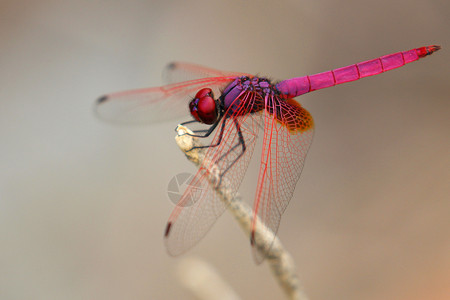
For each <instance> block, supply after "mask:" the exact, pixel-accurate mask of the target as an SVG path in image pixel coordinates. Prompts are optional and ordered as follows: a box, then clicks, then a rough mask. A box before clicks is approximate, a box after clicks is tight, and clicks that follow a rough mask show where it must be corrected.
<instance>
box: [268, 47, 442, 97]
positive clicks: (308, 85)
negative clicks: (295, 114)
mask: <svg viewBox="0 0 450 300" xmlns="http://www.w3.org/2000/svg"><path fill="white" fill-rule="evenodd" d="M428 48H429V47H422V48H417V49H412V50H409V51H403V52H397V53H394V54H389V55H385V56H382V57H379V58H375V59H371V60H368V61H364V62H360V63H357V64H353V65H350V66H347V67H343V68H338V69H334V70H330V71H326V72H323V73H319V74H315V75H309V76H303V77H297V78H292V79H288V80H284V81H281V82H279V83H278V84H277V85H276V89H277V90H278V91H279V92H280V93H281V94H283V95H285V97H287V98H293V97H297V96H300V95H303V94H306V93H308V92H312V91H316V90H320V89H323V88H327V87H330V86H335V85H337V84H341V83H345V82H350V81H355V80H358V79H360V78H364V77H368V76H373V75H377V74H380V73H383V72H386V71H389V70H392V69H396V68H399V67H401V66H403V65H405V64H407V63H410V62H413V61H416V60H418V59H419V58H422V57H424V56H425V55H428V54H431V53H432V52H433V51H436V50H434V49H428Z"/></svg>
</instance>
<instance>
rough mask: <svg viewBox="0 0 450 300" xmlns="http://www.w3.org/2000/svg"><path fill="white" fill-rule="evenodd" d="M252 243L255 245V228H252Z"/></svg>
mask: <svg viewBox="0 0 450 300" xmlns="http://www.w3.org/2000/svg"><path fill="white" fill-rule="evenodd" d="M250 245H251V246H252V247H253V246H255V230H252V233H251V236H250Z"/></svg>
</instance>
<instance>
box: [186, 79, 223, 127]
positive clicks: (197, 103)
mask: <svg viewBox="0 0 450 300" xmlns="http://www.w3.org/2000/svg"><path fill="white" fill-rule="evenodd" d="M189 110H190V111H191V115H192V116H193V117H194V118H195V119H196V120H197V121H199V122H201V123H205V124H208V125H211V124H214V122H216V120H217V109H216V101H215V100H214V95H213V92H212V90H211V89H210V88H204V89H201V90H200V91H198V92H197V94H196V95H195V98H194V99H192V100H191V102H190V103H189Z"/></svg>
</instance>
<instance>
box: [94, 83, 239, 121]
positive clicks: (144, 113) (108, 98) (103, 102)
mask: <svg viewBox="0 0 450 300" xmlns="http://www.w3.org/2000/svg"><path fill="white" fill-rule="evenodd" d="M234 79H235V77H210V78H202V79H196V80H191V81H186V82H179V83H174V84H170V85H166V86H161V87H154V88H147V89H139V90H132V91H125V92H118V93H113V94H109V95H104V96H102V97H100V98H99V99H98V100H97V103H96V105H95V112H96V114H97V115H98V116H99V118H101V119H103V120H106V121H112V122H117V123H130V124H141V123H154V122H160V121H166V120H171V119H175V118H179V117H182V116H187V115H189V109H188V103H189V101H190V99H192V97H194V96H195V94H196V92H197V91H198V90H200V89H202V88H205V87H209V88H211V89H212V90H213V92H214V93H215V95H216V96H219V95H220V91H221V90H222V89H223V88H224V87H226V86H227V85H228V84H229V83H231V82H232V81H233V80H234Z"/></svg>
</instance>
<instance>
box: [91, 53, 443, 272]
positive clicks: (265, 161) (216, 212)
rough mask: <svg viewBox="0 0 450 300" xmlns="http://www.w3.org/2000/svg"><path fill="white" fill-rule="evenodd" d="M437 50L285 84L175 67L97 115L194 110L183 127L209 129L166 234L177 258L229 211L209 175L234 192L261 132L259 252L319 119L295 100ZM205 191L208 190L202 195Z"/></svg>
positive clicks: (100, 103)
mask: <svg viewBox="0 0 450 300" xmlns="http://www.w3.org/2000/svg"><path fill="white" fill-rule="evenodd" d="M439 49H440V46H437V45H431V46H425V47H420V48H415V49H411V50H409V51H403V52H397V53H393V54H389V55H385V56H381V57H378V58H375V59H372V60H368V61H364V62H360V63H356V64H352V65H349V66H346V67H343V68H338V69H333V70H330V71H326V72H322V73H318V74H315V75H307V76H302V77H296V78H291V79H287V80H283V81H279V82H272V81H271V80H269V79H268V78H265V77H258V76H254V75H251V74H247V73H238V72H225V71H219V70H215V69H210V68H206V67H202V66H198V65H195V64H189V63H179V62H178V63H171V64H169V65H168V66H167V67H166V69H165V72H164V77H165V79H166V80H167V81H168V82H169V83H170V84H168V85H164V86H160V87H153V88H144V89H138V90H131V91H125V92H117V93H111V94H107V95H104V96H102V97H100V98H99V99H98V100H97V103H96V113H97V114H98V116H99V117H100V118H102V119H105V120H108V121H114V122H121V123H135V124H139V123H154V122H161V121H166V120H170V119H175V118H178V117H181V116H185V115H186V114H187V110H188V109H189V111H190V114H191V116H192V117H193V120H190V121H187V122H185V123H182V124H189V123H194V122H198V123H202V124H204V125H205V126H207V129H203V130H197V131H193V133H191V135H193V136H195V137H199V138H206V137H212V140H211V142H210V144H209V145H207V146H205V147H206V149H205V159H204V161H203V162H202V163H201V165H200V168H199V170H198V171H197V173H196V175H195V176H194V177H193V178H192V181H191V183H190V184H189V186H188V187H187V188H186V190H185V192H184V194H183V196H182V197H181V199H180V201H179V202H178V203H177V205H176V206H175V208H174V210H173V212H172V214H171V215H170V217H169V220H168V222H167V226H166V229H165V232H164V239H165V245H166V248H167V250H168V252H169V254H171V255H173V256H176V255H180V254H182V253H184V252H185V251H187V250H188V249H190V248H192V247H193V246H194V245H195V244H196V243H197V242H199V241H200V240H201V239H202V238H203V237H204V236H205V235H206V233H207V232H208V231H209V230H210V228H211V227H212V225H213V224H214V223H215V222H216V220H217V219H218V218H219V217H220V216H221V215H222V213H223V212H224V211H225V210H226V208H227V205H226V204H225V203H224V202H223V201H222V200H221V199H220V198H219V196H218V195H217V193H216V192H215V190H214V187H212V186H211V185H210V184H207V181H208V172H207V171H208V170H209V169H210V168H211V167H213V166H216V167H217V168H218V169H219V170H220V174H219V176H220V178H221V180H220V182H222V183H225V182H226V184H227V187H228V188H229V189H230V190H231V191H232V192H233V193H236V191H237V190H238V189H239V186H240V184H241V182H242V180H243V177H244V175H245V173H246V170H247V167H248V165H249V162H250V159H251V157H252V153H253V152H254V149H255V144H256V140H257V137H258V135H260V131H261V130H262V133H261V135H263V141H262V154H261V158H260V160H261V162H260V169H259V175H258V180H257V187H256V192H255V197H254V202H253V219H252V229H251V233H250V243H251V245H252V246H253V249H254V250H255V230H256V224H257V221H256V220H257V219H259V220H260V221H261V222H262V224H264V225H265V226H266V227H267V228H268V229H270V230H271V231H272V232H273V233H274V234H273V236H274V237H275V235H276V233H277V231H278V228H279V225H280V221H281V216H282V214H283V212H284V211H285V209H286V207H287V206H288V203H289V202H290V200H291V198H292V196H293V193H294V189H295V186H296V184H297V182H298V181H299V178H300V174H301V172H302V169H303V166H304V163H305V158H306V155H307V153H308V150H309V148H310V145H311V142H312V139H313V134H314V120H313V118H312V116H311V114H310V113H309V112H308V111H307V110H306V109H305V108H304V107H303V106H302V105H301V104H300V103H298V102H297V101H296V100H294V98H295V97H298V96H300V95H303V94H306V93H309V92H312V91H316V90H320V89H324V88H327V87H332V86H335V85H338V84H342V83H346V82H351V81H355V80H358V79H361V78H364V77H368V76H373V75H377V74H381V73H384V72H386V71H389V70H392V69H396V68H399V67H402V66H404V65H405V64H408V63H411V62H413V61H417V60H419V59H421V58H423V57H425V56H428V55H430V54H432V53H434V52H436V51H437V50H439ZM186 79H190V80H188V81H185V80H186ZM215 95H217V96H215ZM208 126H209V127H208ZM188 134H189V133H188ZM199 186H204V187H206V188H205V189H204V190H203V191H202V192H201V193H199V191H198V189H197V188H196V187H199ZM233 195H234V194H233ZM272 242H273V239H272V240H269V241H268V242H267V243H269V244H268V245H266V246H267V247H269V248H270V246H271V245H270V243H272ZM253 253H256V255H254V257H255V260H256V262H257V263H259V262H261V261H262V260H263V259H264V256H263V255H261V254H257V253H258V251H256V250H255V251H253Z"/></svg>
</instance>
